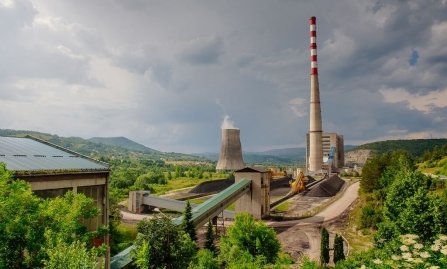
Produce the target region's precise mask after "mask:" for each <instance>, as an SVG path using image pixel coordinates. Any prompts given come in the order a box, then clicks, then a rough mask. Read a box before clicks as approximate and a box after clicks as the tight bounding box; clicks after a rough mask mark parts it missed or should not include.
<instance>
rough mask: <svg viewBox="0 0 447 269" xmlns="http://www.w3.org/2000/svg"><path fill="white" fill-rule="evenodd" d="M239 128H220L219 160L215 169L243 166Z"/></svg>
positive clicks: (233, 168) (231, 168)
mask: <svg viewBox="0 0 447 269" xmlns="http://www.w3.org/2000/svg"><path fill="white" fill-rule="evenodd" d="M239 134H240V130H239V129H222V143H221V145H220V155H219V161H218V162H217V166H216V170H233V171H234V170H238V169H242V168H244V167H245V164H244V160H243V159H242V147H241V140H240V136H239Z"/></svg>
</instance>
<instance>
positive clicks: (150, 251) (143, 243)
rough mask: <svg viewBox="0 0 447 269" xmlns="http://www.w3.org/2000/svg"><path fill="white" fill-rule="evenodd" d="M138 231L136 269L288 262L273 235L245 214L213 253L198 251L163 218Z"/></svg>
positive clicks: (282, 265) (256, 268)
mask: <svg viewBox="0 0 447 269" xmlns="http://www.w3.org/2000/svg"><path fill="white" fill-rule="evenodd" d="M209 228H212V226H209ZM138 231H139V232H140V235H139V237H138V240H137V244H136V245H137V247H136V250H135V252H134V257H135V261H136V265H137V266H138V267H139V268H192V269H199V268H200V269H202V268H203V269H212V268H216V269H217V268H234V269H236V268H247V269H251V268H253V269H259V268H278V269H279V268H288V265H289V264H291V262H292V261H291V259H290V258H289V257H288V256H286V255H285V254H282V253H280V244H279V241H278V239H277V238H276V234H275V232H274V231H273V230H272V229H271V228H269V227H267V226H266V225H265V224H264V223H263V222H261V221H255V220H254V219H253V218H252V217H251V216H250V215H248V214H241V215H238V216H236V220H235V222H234V223H233V224H232V225H230V226H229V227H228V231H227V235H226V236H223V237H222V238H221V240H220V245H219V251H216V252H213V251H212V250H210V249H209V248H205V249H198V247H197V245H196V243H195V242H194V241H193V240H191V238H190V237H189V235H188V233H186V232H185V231H184V229H182V227H181V226H175V225H173V224H172V222H171V221H170V220H169V219H168V218H166V217H164V216H163V217H159V218H154V219H151V220H144V221H142V222H140V224H139V225H138ZM188 266H189V267H188Z"/></svg>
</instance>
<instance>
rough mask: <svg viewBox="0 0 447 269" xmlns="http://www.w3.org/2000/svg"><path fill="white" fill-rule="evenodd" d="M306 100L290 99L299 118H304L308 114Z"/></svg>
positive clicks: (290, 105) (291, 107)
mask: <svg viewBox="0 0 447 269" xmlns="http://www.w3.org/2000/svg"><path fill="white" fill-rule="evenodd" d="M305 102H306V100H305V99H303V98H294V99H292V100H290V101H289V107H290V109H291V110H292V111H293V113H294V114H295V116H297V117H298V118H302V117H304V116H306V115H307V113H306V109H305V105H307V103H305Z"/></svg>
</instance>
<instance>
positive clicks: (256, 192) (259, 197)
mask: <svg viewBox="0 0 447 269" xmlns="http://www.w3.org/2000/svg"><path fill="white" fill-rule="evenodd" d="M241 179H250V180H251V191H250V192H247V193H246V194H244V195H243V196H242V197H241V198H239V200H237V201H236V208H235V210H236V213H239V212H247V213H249V214H251V215H252V216H253V217H254V218H255V219H261V218H262V217H264V216H267V215H268V214H269V212H270V180H271V174H270V173H269V172H236V173H235V181H236V182H239V181H240V180H241Z"/></svg>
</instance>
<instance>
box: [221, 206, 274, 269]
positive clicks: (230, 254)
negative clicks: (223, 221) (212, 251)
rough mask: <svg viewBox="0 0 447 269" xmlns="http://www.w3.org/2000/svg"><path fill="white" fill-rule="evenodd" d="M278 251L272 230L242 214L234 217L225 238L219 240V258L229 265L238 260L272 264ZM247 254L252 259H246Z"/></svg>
mask: <svg viewBox="0 0 447 269" xmlns="http://www.w3.org/2000/svg"><path fill="white" fill-rule="evenodd" d="M279 250H280V243H279V241H278V239H277V238H276V233H275V232H274V231H273V229H271V228H270V227H268V226H267V225H266V224H265V223H263V222H262V221H255V220H254V219H253V217H252V216H250V215H248V214H246V213H243V214H239V215H237V216H236V219H235V222H234V224H233V225H231V226H230V227H229V228H228V233H227V236H224V237H222V238H221V242H220V255H219V258H220V260H221V261H228V262H229V264H231V263H232V262H238V259H242V260H245V261H250V262H253V261H256V262H265V263H274V262H275V261H276V259H277V258H278V252H279ZM247 254H248V255H250V256H251V257H253V259H248V256H247Z"/></svg>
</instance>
